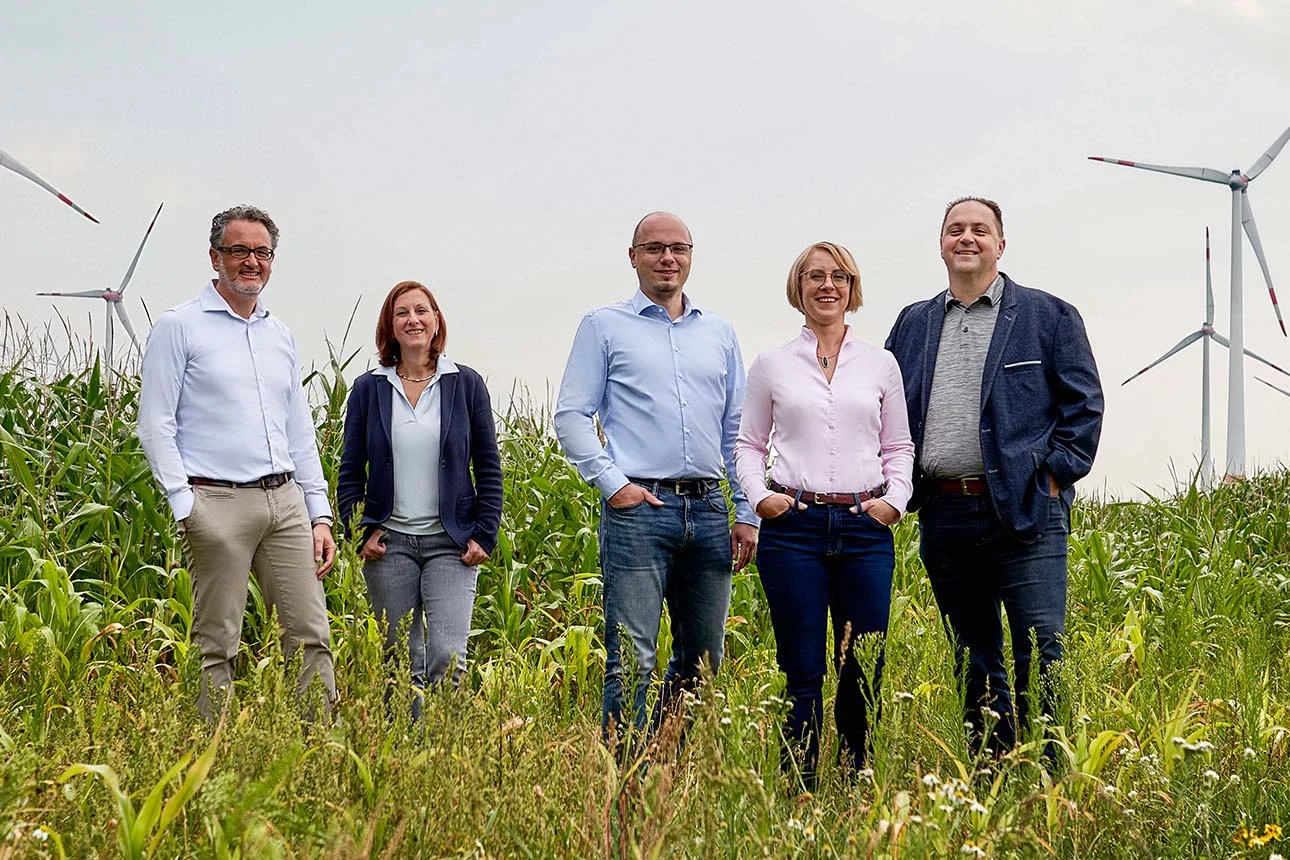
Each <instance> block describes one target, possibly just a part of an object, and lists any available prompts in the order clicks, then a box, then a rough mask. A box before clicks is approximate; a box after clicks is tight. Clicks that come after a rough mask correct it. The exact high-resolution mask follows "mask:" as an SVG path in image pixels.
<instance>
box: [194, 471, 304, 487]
mask: <svg viewBox="0 0 1290 860" xmlns="http://www.w3.org/2000/svg"><path fill="white" fill-rule="evenodd" d="M295 476H296V473H295V472H278V473H277V474H276V475H265V476H264V477H263V478H257V479H255V480H254V481H247V482H246V483H242V484H239V483H238V482H237V481H221V480H219V479H218V478H194V477H193V476H192V475H189V476H188V483H190V484H192V485H193V486H194V487H229V488H231V489H234V490H251V489H260V490H276V489H277V488H278V487H281V486H282V485H283V484H285V483H286V482H287V481H290V480H291V479H292V478H294V477H295Z"/></svg>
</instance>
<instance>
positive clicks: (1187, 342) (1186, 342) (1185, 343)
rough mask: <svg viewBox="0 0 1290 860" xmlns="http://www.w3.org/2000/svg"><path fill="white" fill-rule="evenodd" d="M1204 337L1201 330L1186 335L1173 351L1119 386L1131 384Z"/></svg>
mask: <svg viewBox="0 0 1290 860" xmlns="http://www.w3.org/2000/svg"><path fill="white" fill-rule="evenodd" d="M1204 336H1205V332H1204V331H1203V330H1202V331H1194V332H1192V333H1191V334H1189V335H1187V336H1186V337H1185V338H1183V339H1182V340H1180V341H1178V343H1176V344H1175V345H1174V348H1173V349H1171V350H1169V351H1168V352H1166V353H1165V354H1164V355H1162V356H1160V357H1159V358H1157V359H1156V360H1155V361H1153V362H1151V363H1150V364H1148V365H1147V366H1146V367H1144V368H1142V369H1141V370H1139V371H1138V372H1137V373H1135V374H1133V375H1132V376H1130V377H1129V378H1128V379H1126V380H1124V381H1123V382H1121V383H1120V384H1121V385H1128V384H1129V383H1130V382H1132V381H1133V380H1135V379H1137V378H1138V377H1139V376H1141V375H1142V374H1144V373H1146V372H1147V371H1148V370H1150V369H1151V368H1153V367H1155V366H1156V365H1157V364H1159V363H1160V362H1162V361H1164V360H1165V359H1167V358H1168V357H1169V356H1171V355H1173V354H1174V353H1175V352H1178V351H1179V350H1181V349H1186V348H1187V347H1189V346H1191V345H1192V344H1193V343H1195V342H1196V341H1198V340H1200V339H1201V338H1202V337H1204Z"/></svg>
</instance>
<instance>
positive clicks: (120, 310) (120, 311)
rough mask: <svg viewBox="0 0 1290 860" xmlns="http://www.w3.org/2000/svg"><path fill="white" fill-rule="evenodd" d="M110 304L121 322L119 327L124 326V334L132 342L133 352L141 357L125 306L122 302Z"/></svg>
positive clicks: (141, 351) (137, 337)
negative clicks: (128, 336)
mask: <svg viewBox="0 0 1290 860" xmlns="http://www.w3.org/2000/svg"><path fill="white" fill-rule="evenodd" d="M111 304H112V305H113V306H114V307H115V308H116V315H117V318H118V319H120V320H121V325H123V326H125V331H126V334H128V335H130V340H132V341H134V350H135V352H137V353H139V354H140V355H142V354H143V349H142V348H140V346H139V336H138V335H136V334H135V333H134V326H132V325H130V317H129V316H128V315H127V314H126V312H125V304H124V303H123V302H112V303H111Z"/></svg>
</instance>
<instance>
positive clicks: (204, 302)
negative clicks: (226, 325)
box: [197, 281, 269, 322]
mask: <svg viewBox="0 0 1290 860" xmlns="http://www.w3.org/2000/svg"><path fill="white" fill-rule="evenodd" d="M197 300H198V302H199V303H200V304H201V307H202V310H204V311H224V312H225V313H227V314H229V315H231V316H235V317H237V318H238V319H243V316H242V315H241V314H239V313H237V312H236V311H234V310H233V309H232V308H231V307H229V304H228V302H226V301H224V297H223V296H221V295H220V294H219V290H217V289H215V282H214V281H208V282H207V284H206V289H204V290H202V292H201V295H200V296H198V299H197ZM268 315H269V309H268V308H266V307H265V306H264V302H263V301H262V300H261V299H259V298H256V300H255V310H253V311H251V316H250V318H249V319H247V320H246V321H247V322H250V320H255V319H264V318H265V317H267V316H268Z"/></svg>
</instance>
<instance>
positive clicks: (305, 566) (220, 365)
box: [138, 206, 336, 721]
mask: <svg viewBox="0 0 1290 860" xmlns="http://www.w3.org/2000/svg"><path fill="white" fill-rule="evenodd" d="M210 245H211V247H210V261H211V267H212V268H213V269H214V270H215V273H216V277H215V278H214V279H213V280H212V281H210V282H209V283H207V284H206V286H205V288H204V289H203V290H202V291H201V293H200V294H199V295H198V296H197V298H194V299H192V300H190V301H187V302H185V303H183V304H181V305H179V306H178V307H175V308H172V309H170V310H169V311H167V312H166V313H165V314H163V315H162V317H161V319H160V320H158V321H157V325H156V327H155V328H153V330H152V334H151V335H150V336H149V337H148V346H147V349H146V350H145V351H144V356H143V371H142V376H143V387H142V391H141V393H140V396H139V424H138V435H139V441H140V442H141V443H142V445H143V451H144V454H145V455H146V456H147V458H148V464H149V465H150V466H151V467H152V474H153V475H154V476H155V477H156V479H157V481H158V483H160V484H161V486H162V488H163V489H164V490H165V492H166V497H167V498H168V499H169V501H170V507H171V510H172V511H173V513H174V517H175V520H176V522H177V523H178V528H179V532H180V535H181V537H182V539H183V542H184V547H185V550H186V554H187V556H188V566H189V571H190V573H191V575H192V584H193V631H192V632H193V641H194V642H196V643H197V646H198V648H199V649H200V650H201V655H202V678H201V683H200V690H199V693H198V698H197V707H198V710H199V711H201V713H202V716H203V717H205V718H206V719H207V720H210V721H214V720H215V719H216V718H217V716H218V714H219V711H220V703H219V702H217V701H215V696H213V695H212V694H213V693H217V694H223V695H226V694H227V692H228V691H229V690H230V688H231V685H232V681H233V661H234V659H235V658H236V657H237V652H238V647H239V645H240V641H241V630H242V615H243V612H244V611H245V609H246V594H247V585H248V571H250V570H254V572H255V576H256V581H257V582H258V583H259V585H260V591H261V592H262V593H263V594H264V598H265V601H266V603H268V605H269V606H270V607H271V608H274V609H276V610H277V613H278V621H279V623H280V624H281V627H282V634H283V642H282V650H283V654H284V656H285V657H286V658H287V659H288V660H291V659H292V657H293V656H294V655H295V654H296V652H300V654H301V659H302V668H301V672H300V678H299V681H298V686H297V691H298V692H299V693H301V694H303V693H304V691H305V690H306V689H307V688H308V686H309V684H310V682H311V681H312V680H313V679H314V678H315V677H316V678H318V680H319V681H320V682H321V683H322V686H323V690H324V692H325V695H326V701H327V704H328V706H330V705H331V703H332V702H334V701H335V698H336V682H335V678H334V674H333V669H332V655H331V631H330V629H329V627H328V623H327V606H326V602H325V600H324V597H323V589H322V578H323V577H324V576H325V575H326V574H327V572H328V571H329V570H331V567H332V564H333V563H334V561H335V557H336V543H335V541H334V540H333V538H332V534H331V507H330V505H329V504H328V501H327V484H326V481H325V480H324V478H323V471H322V463H321V462H320V460H319V458H318V445H317V439H316V437H315V435H314V425H313V419H312V416H311V413H310V410H309V404H308V402H307V401H306V399H305V393H304V389H303V387H302V385H301V375H300V360H299V357H298V356H297V354H296V343H295V339H294V338H293V337H292V335H291V331H290V330H289V329H288V328H287V326H286V325H285V324H284V323H283V322H282V321H281V320H279V319H278V318H277V317H276V316H272V315H271V314H270V313H269V311H268V309H267V308H266V307H265V306H264V304H263V302H261V301H260V293H261V292H262V291H263V289H264V287H265V286H266V285H267V284H268V282H269V275H270V273H271V271H272V269H273V261H274V257H275V256H276V254H277V247H278V228H277V225H275V224H274V223H273V219H271V218H270V217H269V215H268V213H266V212H265V211H264V210H262V209H257V208H256V207H254V206H235V207H233V208H232V209H228V210H225V211H224V212H221V213H220V214H218V215H216V216H215V218H214V219H213V220H212V222H211V233H210Z"/></svg>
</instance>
